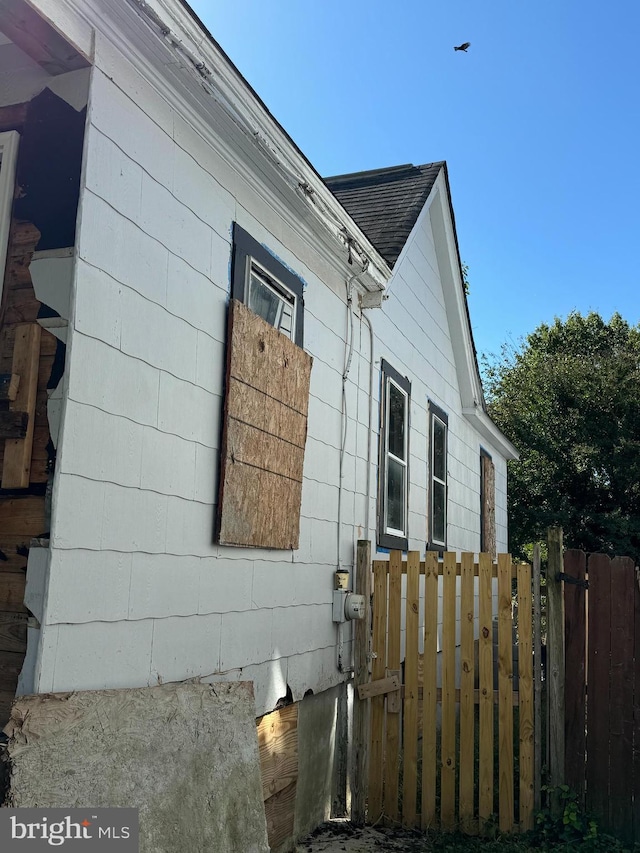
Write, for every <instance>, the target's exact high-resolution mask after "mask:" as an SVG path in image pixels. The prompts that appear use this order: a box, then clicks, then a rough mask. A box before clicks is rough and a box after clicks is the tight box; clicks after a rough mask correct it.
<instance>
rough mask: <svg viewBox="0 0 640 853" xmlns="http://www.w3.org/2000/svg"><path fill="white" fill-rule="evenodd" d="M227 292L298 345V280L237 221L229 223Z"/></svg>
mask: <svg viewBox="0 0 640 853" xmlns="http://www.w3.org/2000/svg"><path fill="white" fill-rule="evenodd" d="M231 295H232V296H233V298H234V299H237V300H238V301H239V302H244V304H245V305H247V306H248V307H249V308H250V309H251V310H252V311H254V312H255V313H256V314H258V315H259V316H260V317H262V318H263V320H266V321H267V323H269V324H270V325H272V326H274V327H275V328H276V329H278V331H280V332H282V333H283V334H284V335H286V336H287V337H288V338H290V339H291V340H292V341H294V343H296V344H297V345H298V346H299V347H302V345H303V324H304V298H303V292H302V281H301V279H300V278H298V276H297V275H295V274H294V273H292V272H291V270H289V269H287V267H285V266H284V264H282V263H281V262H280V261H278V260H277V259H276V258H275V257H274V256H273V255H272V254H271V252H269V251H268V250H267V249H265V247H264V246H262V245H261V244H260V243H258V241H257V240H254V238H253V237H252V236H251V235H250V234H248V233H247V232H246V231H245V230H244V228H242V227H241V226H240V225H238V223H237V222H235V223H234V225H233V264H232V269H231Z"/></svg>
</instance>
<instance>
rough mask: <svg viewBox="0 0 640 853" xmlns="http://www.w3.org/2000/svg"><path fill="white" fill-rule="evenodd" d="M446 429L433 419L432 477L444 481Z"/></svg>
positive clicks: (440, 422)
mask: <svg viewBox="0 0 640 853" xmlns="http://www.w3.org/2000/svg"><path fill="white" fill-rule="evenodd" d="M446 444H447V442H446V427H445V425H444V424H443V423H442V421H439V420H438V419H437V418H433V476H434V477H437V478H438V479H439V480H446V479H447V475H446V470H447V468H446Z"/></svg>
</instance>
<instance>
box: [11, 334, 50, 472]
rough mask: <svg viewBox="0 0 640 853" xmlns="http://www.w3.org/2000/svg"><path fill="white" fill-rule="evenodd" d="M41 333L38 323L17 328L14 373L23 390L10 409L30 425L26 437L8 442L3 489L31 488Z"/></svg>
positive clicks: (19, 390)
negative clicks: (21, 414) (25, 415)
mask: <svg viewBox="0 0 640 853" xmlns="http://www.w3.org/2000/svg"><path fill="white" fill-rule="evenodd" d="M40 331H41V330H40V326H39V325H38V324H37V323H27V324H25V325H22V326H18V327H17V328H16V338H15V343H14V346H13V368H12V373H15V374H17V375H18V376H19V377H20V387H19V388H18V393H17V395H16V399H15V400H14V401H13V403H11V409H12V410H13V411H17V412H27V414H28V415H29V423H28V426H27V431H26V434H25V437H24V438H14V439H7V441H6V444H5V447H4V460H3V465H2V488H3V489H26V488H27V487H28V486H29V474H30V473H31V450H32V448H33V428H34V423H35V411H36V394H37V391H38V363H39V356H40Z"/></svg>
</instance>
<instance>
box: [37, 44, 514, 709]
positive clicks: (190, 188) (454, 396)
mask: <svg viewBox="0 0 640 853" xmlns="http://www.w3.org/2000/svg"><path fill="white" fill-rule="evenodd" d="M94 62H95V64H94V68H93V71H92V80H91V88H90V98H89V107H88V117H87V129H86V135H85V162H84V172H83V189H82V194H81V209H80V215H79V228H78V238H77V245H76V265H75V280H74V286H73V294H72V305H71V313H70V320H69V338H68V343H69V351H68V361H67V375H66V382H67V387H66V398H65V408H64V414H63V421H62V429H61V435H60V441H59V448H58V461H57V468H56V479H55V485H54V495H53V506H54V515H53V524H52V533H51V535H52V538H51V548H50V561H49V576H48V588H47V593H46V600H45V606H44V610H43V619H42V639H41V645H40V649H39V654H38V658H37V661H36V664H35V679H34V687H35V690H36V691H37V692H45V691H64V690H71V689H75V690H83V689H101V688H110V687H134V686H144V685H153V684H157V683H162V682H167V681H180V680H184V679H188V678H193V677H201V678H203V679H205V680H206V679H212V680H218V679H220V678H226V679H242V680H247V679H249V680H252V681H253V682H254V685H255V695H256V714H261V713H264V712H266V711H268V710H271V709H272V708H273V707H274V705H275V703H276V701H277V700H278V699H279V698H281V697H283V696H285V694H287V687H289V688H290V691H291V694H292V696H293V698H294V700H299V699H301V698H302V697H303V695H304V694H305V693H306V692H307V691H309V690H312V691H313V692H314V693H316V694H317V693H318V692H321V691H325V690H327V689H328V688H330V687H332V686H335V685H336V684H338V683H339V682H341V681H343V680H344V679H345V677H346V676H345V675H344V674H343V673H341V672H340V671H339V669H338V666H337V655H338V641H339V637H338V633H337V629H336V626H335V625H334V624H333V622H332V619H331V617H332V605H331V601H332V589H333V574H334V572H335V570H336V568H337V566H338V563H339V562H340V563H341V564H342V566H343V567H346V568H351V567H352V566H353V562H354V554H355V543H356V540H357V539H359V538H363V537H367V536H369V538H371V539H375V519H376V499H375V493H376V482H377V479H376V473H377V462H376V460H377V429H378V405H379V367H380V365H379V360H380V358H381V357H384V358H385V359H388V360H389V361H390V362H392V363H393V364H394V366H395V367H396V369H398V370H400V371H402V372H406V373H407V375H408V376H409V378H410V379H411V382H412V395H411V401H412V411H411V430H412V434H411V445H410V447H411V463H410V464H411V487H410V517H409V523H410V530H409V534H410V547H411V548H416V549H418V550H420V551H424V543H425V538H426V521H425V517H426V482H427V474H426V447H427V443H426V428H427V420H426V401H427V398H428V397H431V398H432V399H434V400H435V401H437V402H438V404H439V405H441V406H442V407H443V408H445V409H447V410H448V412H449V415H450V423H449V429H450V444H449V451H450V452H449V476H450V481H449V522H450V523H449V542H448V545H449V548H451V549H458V550H459V549H469V550H477V549H478V547H479V535H480V522H479V500H480V499H479V489H480V485H479V464H480V463H479V455H480V444H481V442H480V439H479V437H478V436H477V434H475V432H474V430H473V429H472V428H471V427H470V426H469V425H468V424H467V423H466V422H465V421H464V419H463V417H462V414H461V404H460V395H459V391H458V390H457V378H456V371H455V367H454V364H453V357H452V350H451V341H450V335H449V330H448V327H447V319H446V314H445V311H444V307H443V305H444V303H443V297H442V286H441V283H440V279H439V276H438V272H437V265H434V262H433V257H432V256H433V236H432V235H431V233H430V228H429V220H428V217H427V218H422V219H421V221H420V222H419V223H418V224H417V226H416V229H415V230H414V234H413V235H412V238H411V245H410V247H409V248H408V250H407V251H406V252H405V253H404V255H403V257H402V258H401V260H400V262H399V264H398V265H397V268H396V271H395V273H394V277H393V280H392V282H391V286H390V298H389V300H388V301H386V302H385V303H384V306H383V308H381V309H375V310H373V311H371V312H369V316H370V319H371V322H372V325H373V329H374V350H373V358H374V383H373V387H374V397H375V399H374V403H373V424H372V428H373V432H374V438H373V441H371V442H370V440H369V435H370V427H369V411H370V408H369V397H368V390H369V375H370V360H371V352H370V348H369V332H368V328H367V324H366V322H365V321H364V320H363V319H362V317H360V316H359V315H358V312H357V310H356V311H354V319H353V339H354V344H355V345H354V352H353V357H352V360H351V365H350V371H349V376H348V379H347V381H346V388H345V398H346V410H347V422H346V423H347V429H346V434H345V435H346V439H345V446H344V455H343V460H342V499H341V515H340V519H339V518H338V494H339V483H340V459H341V446H342V440H343V428H342V427H343V416H342V412H341V410H342V374H343V372H344V364H345V338H346V336H347V335H348V334H349V328H350V322H349V314H348V307H347V302H346V292H347V288H346V285H345V275H346V272H347V269H348V268H347V267H346V265H344V262H342V263H343V266H344V270H343V269H342V267H341V266H340V264H338V263H336V264H333V263H330V262H328V261H327V258H326V256H325V255H324V254H323V253H322V252H321V251H320V250H319V249H318V247H317V245H316V244H315V243H314V242H313V241H310V240H306V239H304V237H303V236H301V232H300V229H299V228H297V227H296V225H295V217H294V216H293V215H292V213H291V211H289V212H287V209H286V199H287V197H286V194H285V193H284V192H282V193H281V192H280V189H279V187H278V186H277V182H274V179H273V178H272V177H270V176H269V175H264V174H260V173H259V172H257V171H253V172H252V171H251V170H250V169H248V168H246V164H243V163H241V162H240V160H239V159H235V158H234V157H233V156H227V154H226V153H225V150H224V146H220V147H217V146H216V145H215V144H212V143H210V142H208V141H206V140H205V139H204V138H203V137H202V136H201V135H200V134H199V133H198V132H197V130H196V129H195V128H194V126H193V125H192V123H191V121H190V119H189V117H188V114H187V112H186V111H185V112H184V113H183V112H181V111H180V110H179V109H178V108H177V107H176V106H175V105H172V104H170V103H169V102H168V100H166V99H165V98H164V97H163V96H162V95H161V94H160V92H159V91H157V90H156V89H155V88H154V87H153V86H152V85H151V83H150V82H149V80H147V79H145V78H143V77H142V76H141V75H140V74H139V73H138V72H137V71H136V70H135V69H134V68H133V66H132V65H130V64H129V62H128V60H127V59H126V58H125V57H124V56H123V55H121V54H120V53H119V52H118V50H117V49H116V48H114V46H113V44H112V43H111V42H110V41H109V40H108V39H107V38H106V36H104V35H103V34H102V33H101V32H100V30H98V31H97V32H96V38H95V58H94ZM155 73H158V74H159V73H160V71H156V72H155ZM150 77H151V78H152V77H153V72H152V73H151V74H150ZM234 221H237V222H238V223H239V224H240V225H241V226H242V227H243V228H244V229H246V230H247V231H248V232H249V233H251V234H252V236H253V237H254V238H255V239H256V240H258V241H259V242H260V243H263V244H264V245H265V246H267V247H268V248H269V250H270V251H271V252H272V253H273V254H275V255H276V256H277V257H278V258H279V259H280V260H281V261H283V262H284V263H285V264H286V265H287V266H288V267H290V268H291V269H292V270H293V271H294V272H295V273H296V274H297V275H299V276H300V277H301V278H302V280H303V282H304V283H305V315H304V336H305V349H306V350H307V351H308V352H309V353H310V354H311V355H312V356H313V359H314V363H313V368H312V372H311V391H310V399H309V421H308V437H307V445H306V453H305V463H304V484H303V490H302V509H301V520H300V547H299V548H298V549H296V550H294V551H287V552H282V551H272V550H266V549H249V548H231V547H224V546H221V545H218V544H215V543H214V539H213V530H214V519H215V512H216V499H217V487H218V482H217V478H218V473H217V472H218V457H219V449H220V427H221V413H222V402H223V374H224V362H225V319H226V308H227V304H228V299H229V288H230V258H231V248H232V247H231V228H232V223H233V222H234ZM370 446H371V451H372V452H371V454H370V455H369V448H370ZM483 446H485V447H486V445H483ZM486 449H487V450H488V451H489V452H492V448H491V447H486ZM494 461H495V463H496V481H497V483H498V484H499V485H498V488H497V492H498V494H497V516H498V518H499V522H498V543H499V550H500V549H502V548H504V545H505V539H506V519H505V511H504V505H505V492H506V488H505V464H504V460H502V459H501V458H500V457H499V455H498V454H497V453H494ZM368 467H369V477H367V468H368ZM367 482H369V483H370V494H369V495H367V493H366V485H367ZM338 543H339V547H338ZM343 630H344V641H345V643H344V647H343V648H342V653H343V656H344V660H345V662H347V663H348V661H349V654H350V644H349V642H348V639H349V627H348V626H347V627H346V628H345V629H343Z"/></svg>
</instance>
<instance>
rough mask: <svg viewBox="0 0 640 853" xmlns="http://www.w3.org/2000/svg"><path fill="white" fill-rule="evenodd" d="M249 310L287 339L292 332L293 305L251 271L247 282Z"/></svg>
mask: <svg viewBox="0 0 640 853" xmlns="http://www.w3.org/2000/svg"><path fill="white" fill-rule="evenodd" d="M248 301H249V308H251V310H252V311H255V313H256V314H258V315H259V316H260V317H262V319H263V320H266V321H267V323H270V324H271V325H272V326H275V327H276V329H278V330H279V331H281V332H284V334H285V335H287V336H288V337H292V332H293V304H292V303H291V302H287V301H286V300H285V299H284V298H283V297H281V296H280V295H279V294H278V293H277V292H276V291H275V290H274V289H273V288H272V287H269V285H268V284H267V282H266V281H264V280H263V279H262V278H261V277H260V276H258V275H256V273H255V272H254V271H253V270H252V271H251V280H250V282H249V300H248Z"/></svg>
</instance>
